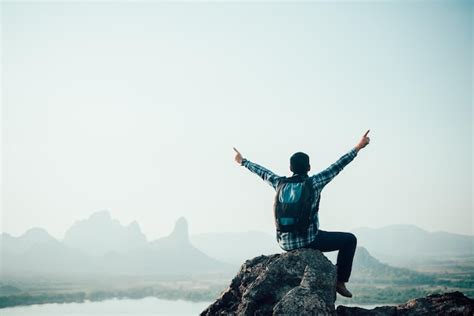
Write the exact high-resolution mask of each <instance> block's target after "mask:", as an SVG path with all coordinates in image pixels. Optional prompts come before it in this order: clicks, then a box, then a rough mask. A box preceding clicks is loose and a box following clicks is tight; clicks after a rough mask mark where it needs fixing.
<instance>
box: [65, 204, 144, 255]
mask: <svg viewBox="0 0 474 316" xmlns="http://www.w3.org/2000/svg"><path fill="white" fill-rule="evenodd" d="M63 242H64V244H65V245H66V246H68V247H70V248H75V249H79V250H81V251H83V252H85V253H87V254H89V255H105V254H107V253H108V252H118V253H126V252H128V251H130V250H133V249H136V248H140V247H144V246H145V245H146V243H147V240H146V237H145V235H144V234H143V233H142V232H141V230H140V226H139V225H138V223H137V222H132V223H131V224H130V225H128V226H123V225H121V224H120V222H119V221H117V220H114V219H112V217H111V216H110V213H109V212H108V211H100V212H96V213H94V214H92V215H91V216H90V217H89V218H88V219H86V220H82V221H78V222H76V223H75V224H74V225H73V226H72V227H71V228H69V229H68V230H67V232H66V234H65V237H64V240H63Z"/></svg>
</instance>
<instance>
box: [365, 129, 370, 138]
mask: <svg viewBox="0 0 474 316" xmlns="http://www.w3.org/2000/svg"><path fill="white" fill-rule="evenodd" d="M369 132H370V129H369V130H367V132H365V134H364V137H367V134H368V133H369Z"/></svg>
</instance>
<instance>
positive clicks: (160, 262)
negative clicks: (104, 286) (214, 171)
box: [0, 211, 237, 276]
mask: <svg viewBox="0 0 474 316" xmlns="http://www.w3.org/2000/svg"><path fill="white" fill-rule="evenodd" d="M0 238H1V242H0V244H1V246H2V247H1V250H2V252H1V259H2V260H1V264H2V267H1V268H2V273H4V274H5V275H23V276H24V275H27V274H28V275H42V276H46V275H71V274H81V275H84V274H88V275H161V276H164V275H184V274H186V275H193V274H202V273H211V272H212V273H215V272H230V271H234V270H235V269H237V267H235V266H233V265H229V264H226V263H222V262H220V261H218V260H216V259H214V258H212V257H209V256H208V255H206V254H205V253H203V252H202V251H200V250H199V249H197V248H196V247H194V246H193V245H192V244H191V242H190V240H189V233H188V224H187V221H186V219H184V218H180V219H179V220H178V221H177V222H176V226H175V228H174V230H173V232H172V233H171V234H170V235H169V236H167V237H164V238H160V239H157V240H155V241H152V242H148V241H147V240H146V238H145V235H144V234H143V233H142V232H141V230H140V227H139V226H138V224H137V223H136V222H133V223H132V224H130V225H128V226H123V225H121V224H120V223H119V222H118V221H117V220H114V219H112V217H111V216H110V214H109V212H107V211H101V212H97V213H94V214H92V215H91V216H90V217H89V218H88V219H85V220H82V221H78V222H76V223H75V224H74V225H73V226H72V227H71V228H70V229H69V230H68V231H67V233H66V237H65V238H64V240H63V241H62V242H61V241H58V240H56V239H55V238H53V237H52V236H50V235H49V234H48V233H47V232H46V231H45V230H44V229H40V228H34V229H30V230H28V231H27V232H26V233H25V234H23V235H22V236H20V237H12V236H10V235H8V234H2V235H1V236H0Z"/></svg>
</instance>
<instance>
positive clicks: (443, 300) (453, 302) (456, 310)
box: [336, 292, 474, 316]
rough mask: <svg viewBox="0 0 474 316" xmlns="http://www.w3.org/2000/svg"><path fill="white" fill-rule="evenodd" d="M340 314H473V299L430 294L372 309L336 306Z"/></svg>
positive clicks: (347, 315)
mask: <svg viewBox="0 0 474 316" xmlns="http://www.w3.org/2000/svg"><path fill="white" fill-rule="evenodd" d="M336 312H337V315H340V316H366V315H367V316H378V315H397V316H403V315H407V316H411V315H452V316H455V315H459V316H471V315H474V300H472V299H470V298H468V297H466V296H464V294H462V293H461V292H451V293H444V294H432V295H428V296H426V297H423V298H417V299H413V300H410V301H408V302H406V303H405V304H401V305H398V306H381V307H376V308H374V309H370V310H369V309H364V308H360V307H347V306H338V307H337V310H336Z"/></svg>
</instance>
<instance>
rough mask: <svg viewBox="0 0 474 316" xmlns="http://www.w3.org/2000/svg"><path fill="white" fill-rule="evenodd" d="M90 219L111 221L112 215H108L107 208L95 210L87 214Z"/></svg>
mask: <svg viewBox="0 0 474 316" xmlns="http://www.w3.org/2000/svg"><path fill="white" fill-rule="evenodd" d="M89 219H90V220H104V221H111V220H112V216H111V215H110V211H109V210H102V211H97V212H94V213H92V214H91V216H89Z"/></svg>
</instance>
